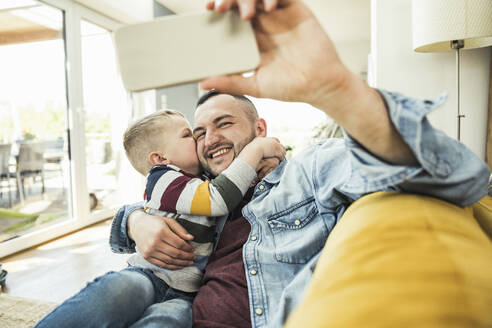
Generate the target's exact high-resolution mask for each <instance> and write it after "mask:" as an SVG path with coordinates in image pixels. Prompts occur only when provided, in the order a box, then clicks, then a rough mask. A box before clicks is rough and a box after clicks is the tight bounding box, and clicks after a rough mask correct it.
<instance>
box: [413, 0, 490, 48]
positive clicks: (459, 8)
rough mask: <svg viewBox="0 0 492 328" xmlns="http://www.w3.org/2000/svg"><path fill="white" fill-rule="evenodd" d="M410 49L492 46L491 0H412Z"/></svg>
mask: <svg viewBox="0 0 492 328" xmlns="http://www.w3.org/2000/svg"><path fill="white" fill-rule="evenodd" d="M412 25H413V26H412V30H413V48H414V50H415V51H418V52H439V51H451V50H452V48H451V45H450V42H451V41H453V40H464V47H463V49H473V48H481V47H486V46H489V45H492V0H413V1H412Z"/></svg>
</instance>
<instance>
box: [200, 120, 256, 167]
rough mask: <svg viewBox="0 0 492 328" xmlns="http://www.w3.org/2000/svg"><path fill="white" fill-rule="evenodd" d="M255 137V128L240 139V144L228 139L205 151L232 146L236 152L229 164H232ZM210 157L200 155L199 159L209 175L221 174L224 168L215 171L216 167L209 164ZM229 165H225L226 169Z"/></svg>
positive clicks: (206, 152)
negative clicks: (213, 167)
mask: <svg viewBox="0 0 492 328" xmlns="http://www.w3.org/2000/svg"><path fill="white" fill-rule="evenodd" d="M254 138H256V132H255V130H254V129H253V130H252V131H251V134H250V135H249V137H247V138H245V139H244V140H242V141H240V142H239V143H238V144H236V145H235V144H234V143H232V142H230V141H228V140H227V141H225V142H221V143H218V144H217V145H216V146H214V147H213V148H210V149H207V150H206V151H205V152H204V154H208V153H209V152H210V151H211V150H214V149H217V148H220V147H222V146H227V147H231V150H232V151H233V152H234V153H233V157H232V160H231V162H230V163H229V165H230V164H231V163H232V162H233V161H234V159H236V157H237V156H238V155H239V153H240V152H241V151H242V150H243V148H244V147H246V145H247V144H249V143H250V142H251V141H252V140H253V139H254ZM209 159H210V158H209V157H208V156H199V160H200V163H201V164H202V168H203V169H204V170H205V171H206V172H207V173H208V175H209V176H217V175H219V174H220V173H221V172H222V170H221V171H220V172H217V171H214V169H212V168H211V167H210V165H209V164H208V160H209ZM229 165H227V167H229ZM227 167H225V168H224V169H226V168H227ZM254 169H256V168H254Z"/></svg>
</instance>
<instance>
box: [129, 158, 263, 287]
mask: <svg viewBox="0 0 492 328" xmlns="http://www.w3.org/2000/svg"><path fill="white" fill-rule="evenodd" d="M254 178H256V172H255V170H254V169H253V168H251V166H249V165H248V164H247V163H246V162H244V161H243V160H241V159H239V158H236V159H235V160H234V161H233V162H232V163H231V165H230V166H229V167H228V168H227V169H226V170H224V171H223V172H222V173H221V174H220V175H218V176H217V177H216V178H215V179H212V180H211V181H208V180H203V179H200V178H199V177H197V176H194V175H191V174H188V173H186V172H184V171H182V170H180V169H179V168H178V167H176V166H173V165H158V166H154V167H153V168H152V169H151V170H150V172H149V174H148V175H147V185H146V188H145V193H144V199H145V204H144V207H145V211H146V212H147V213H149V214H153V215H159V216H165V217H168V218H175V219H176V220H177V221H178V222H179V223H180V224H181V225H182V226H183V228H185V229H186V230H187V231H188V232H189V233H190V234H192V235H193V236H194V239H193V241H191V242H190V244H191V246H192V247H193V248H194V249H195V254H196V255H197V259H196V260H195V264H194V265H193V266H189V267H186V268H183V269H181V270H166V269H163V268H160V267H158V266H156V265H153V264H152V263H150V262H148V261H147V260H145V259H144V258H143V257H142V256H141V255H140V254H139V253H137V254H135V255H133V256H132V257H130V259H129V260H128V263H129V264H130V265H132V266H139V267H143V268H147V269H151V270H152V271H153V272H154V274H155V275H156V276H158V277H159V278H161V279H162V280H164V281H165V282H166V283H167V284H168V285H169V286H171V287H173V288H175V289H179V290H182V291H185V292H194V291H197V290H198V288H199V287H200V285H201V280H202V275H203V271H204V269H205V266H206V265H207V262H208V257H209V256H210V254H211V253H212V250H213V243H214V238H215V232H216V225H215V218H214V217H218V216H223V215H227V214H228V213H229V212H231V211H232V210H233V209H234V208H235V207H236V206H237V205H239V203H240V202H241V200H242V198H243V196H244V194H245V193H246V191H247V190H248V188H249V186H250V184H251V182H252V181H253V179H254Z"/></svg>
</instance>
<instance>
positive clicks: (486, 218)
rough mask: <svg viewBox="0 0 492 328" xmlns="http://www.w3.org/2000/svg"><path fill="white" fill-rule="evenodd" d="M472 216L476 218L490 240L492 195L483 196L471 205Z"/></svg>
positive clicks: (491, 237) (491, 232)
mask: <svg viewBox="0 0 492 328" xmlns="http://www.w3.org/2000/svg"><path fill="white" fill-rule="evenodd" d="M472 208H473V216H474V217H475V219H476V220H477V222H478V224H479V225H480V227H481V228H482V230H483V231H484V232H485V233H486V234H487V235H488V236H489V238H490V239H491V240H492V197H490V196H488V195H487V196H485V197H484V198H482V199H481V200H480V201H478V202H476V203H475V204H473V205H472Z"/></svg>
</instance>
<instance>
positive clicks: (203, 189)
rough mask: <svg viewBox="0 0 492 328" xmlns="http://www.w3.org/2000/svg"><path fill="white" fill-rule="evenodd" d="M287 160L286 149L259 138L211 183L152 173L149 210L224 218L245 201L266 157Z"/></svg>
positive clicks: (160, 170) (167, 170) (164, 170)
mask: <svg viewBox="0 0 492 328" xmlns="http://www.w3.org/2000/svg"><path fill="white" fill-rule="evenodd" d="M284 156H285V148H284V147H283V146H282V145H281V144H280V143H279V142H278V140H276V139H274V138H262V137H258V138H255V139H254V140H253V141H251V142H250V143H249V144H248V145H246V146H245V147H244V149H243V150H242V151H241V153H240V154H239V155H238V157H237V158H236V159H235V160H234V161H233V162H232V163H231V165H229V167H228V168H227V169H225V170H224V171H222V173H221V174H219V175H218V176H217V177H216V178H215V179H212V180H211V181H207V180H205V181H204V180H201V179H199V178H197V177H195V176H191V175H188V174H186V173H185V172H183V171H177V170H175V169H173V168H171V167H169V166H160V167H156V168H154V169H152V170H151V172H150V174H149V177H148V178H147V190H146V195H147V199H148V201H147V202H146V207H149V208H153V209H157V210H160V211H168V212H173V213H178V214H192V215H204V216H222V215H226V214H228V213H230V212H231V211H232V210H233V209H234V208H236V206H238V205H239V203H240V202H241V200H242V199H243V196H244V194H245V193H246V191H247V190H248V188H249V186H250V185H251V183H252V182H253V180H254V179H255V178H256V171H255V168H256V167H257V166H258V164H259V163H260V161H261V160H262V159H263V158H264V157H279V158H283V157H284Z"/></svg>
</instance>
